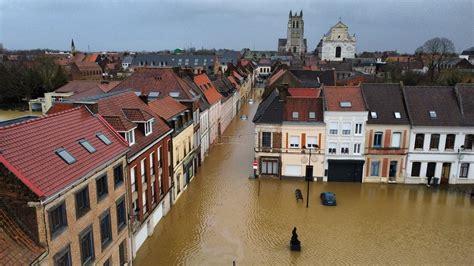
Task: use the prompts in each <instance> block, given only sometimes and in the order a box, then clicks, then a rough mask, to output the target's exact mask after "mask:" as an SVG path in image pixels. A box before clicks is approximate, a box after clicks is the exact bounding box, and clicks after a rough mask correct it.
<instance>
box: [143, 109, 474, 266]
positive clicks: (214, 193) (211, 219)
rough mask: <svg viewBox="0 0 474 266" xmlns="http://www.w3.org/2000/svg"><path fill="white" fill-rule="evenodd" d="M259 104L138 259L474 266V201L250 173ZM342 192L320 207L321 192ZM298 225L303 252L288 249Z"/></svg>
mask: <svg viewBox="0 0 474 266" xmlns="http://www.w3.org/2000/svg"><path fill="white" fill-rule="evenodd" d="M257 105H258V103H254V104H253V105H247V106H245V107H244V108H243V110H242V114H246V115H248V118H249V119H248V120H239V119H238V117H239V116H237V118H236V119H235V120H234V121H233V122H232V124H231V125H230V126H229V128H228V129H227V130H226V132H225V133H224V136H223V137H222V139H221V141H220V143H217V144H215V145H214V146H213V147H212V150H211V152H210V153H209V156H208V157H207V158H206V160H205V162H204V163H203V165H202V166H201V168H200V169H199V170H198V174H197V175H196V177H195V178H194V180H193V182H191V183H190V184H189V185H188V188H187V190H186V192H185V193H184V194H183V195H182V196H181V197H180V199H179V200H178V202H177V203H176V204H175V205H174V206H173V207H172V209H171V211H170V212H169V213H168V214H167V215H166V216H165V217H163V219H162V221H161V222H160V223H159V225H158V226H157V227H156V228H155V231H154V234H153V236H151V237H150V238H148V240H147V241H146V242H145V244H144V245H143V246H142V247H141V249H140V250H139V252H138V255H137V259H136V261H135V263H136V264H137V265H176V264H188V265H232V263H233V261H235V263H236V265H288V264H295V265H296V264H297V265H310V264H333V263H336V264H457V265H459V264H470V265H472V264H473V263H474V238H473V237H474V200H470V199H469V197H468V196H467V195H466V194H465V193H461V192H447V191H445V190H438V189H433V188H431V189H430V188H427V187H425V186H422V185H391V184H359V183H322V182H312V183H310V197H309V198H310V199H309V208H306V202H305V201H304V202H301V201H300V202H296V200H295V189H297V188H299V189H301V190H302V191H303V197H304V199H305V200H306V182H304V181H298V180H270V179H261V180H253V179H249V178H248V177H249V175H250V173H251V171H252V170H251V168H252V161H253V154H254V152H253V145H254V126H253V123H252V122H251V120H252V118H253V114H254V112H255V111H256V109H257ZM323 191H332V192H335V193H336V194H337V201H338V206H337V207H324V206H322V205H321V204H320V200H319V194H320V193H321V192H323ZM295 226H296V227H297V229H298V231H297V232H298V235H299V240H300V241H301V245H302V250H301V252H291V251H290V250H289V241H290V238H291V230H292V229H293V227H295Z"/></svg>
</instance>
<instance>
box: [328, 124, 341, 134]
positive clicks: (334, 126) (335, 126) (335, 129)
mask: <svg viewBox="0 0 474 266" xmlns="http://www.w3.org/2000/svg"><path fill="white" fill-rule="evenodd" d="M338 131H339V123H337V122H331V123H329V135H337V133H338Z"/></svg>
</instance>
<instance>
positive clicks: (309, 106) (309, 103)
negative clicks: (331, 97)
mask: <svg viewBox="0 0 474 266" xmlns="http://www.w3.org/2000/svg"><path fill="white" fill-rule="evenodd" d="M293 112H298V113H299V114H298V116H299V117H298V119H293ZM309 112H314V113H315V115H316V118H314V119H310V118H309ZM283 121H298V122H301V121H304V122H323V121H324V115H323V100H322V98H321V97H319V98H313V97H311V98H301V97H286V102H285V103H284V107H283Z"/></svg>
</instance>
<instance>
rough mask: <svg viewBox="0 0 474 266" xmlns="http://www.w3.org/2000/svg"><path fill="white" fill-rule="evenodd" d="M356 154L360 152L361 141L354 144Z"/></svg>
mask: <svg viewBox="0 0 474 266" xmlns="http://www.w3.org/2000/svg"><path fill="white" fill-rule="evenodd" d="M354 154H360V143H355V144H354Z"/></svg>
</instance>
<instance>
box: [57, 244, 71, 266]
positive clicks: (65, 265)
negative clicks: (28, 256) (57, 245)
mask: <svg viewBox="0 0 474 266" xmlns="http://www.w3.org/2000/svg"><path fill="white" fill-rule="evenodd" d="M53 260H54V265H55V266H71V265H72V260H71V247H70V246H69V245H67V247H65V248H64V249H63V250H61V251H59V252H58V253H56V255H54V257H53Z"/></svg>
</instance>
